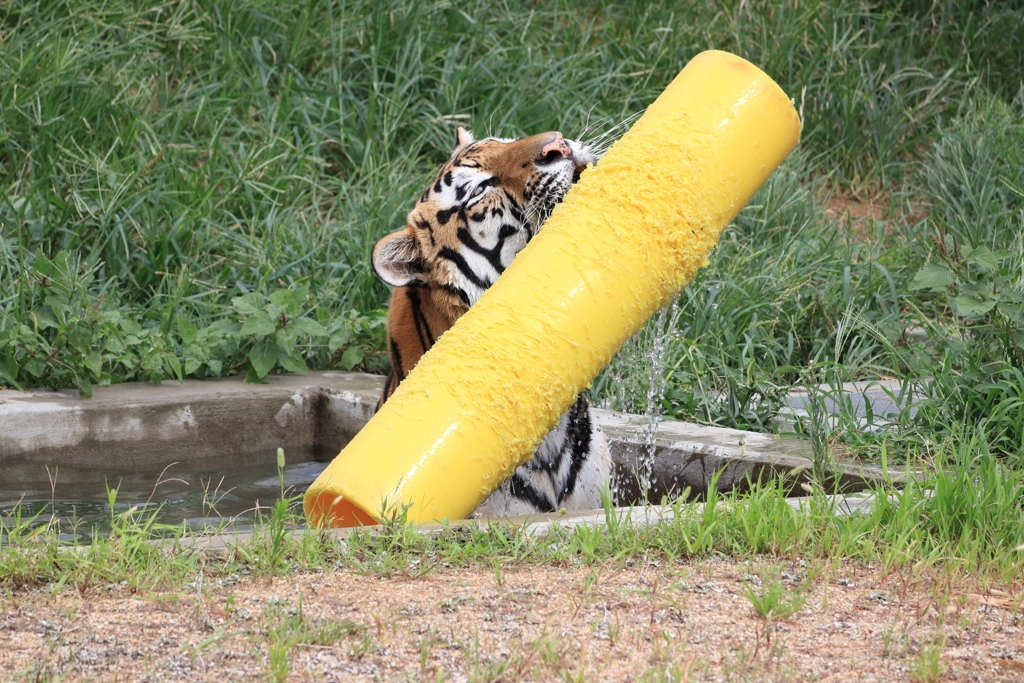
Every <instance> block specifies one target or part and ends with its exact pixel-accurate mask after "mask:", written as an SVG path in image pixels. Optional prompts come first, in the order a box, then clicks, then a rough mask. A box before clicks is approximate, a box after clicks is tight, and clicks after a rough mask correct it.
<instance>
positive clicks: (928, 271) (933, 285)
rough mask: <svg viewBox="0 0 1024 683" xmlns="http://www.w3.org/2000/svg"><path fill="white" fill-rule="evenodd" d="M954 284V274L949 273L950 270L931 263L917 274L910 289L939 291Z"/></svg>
mask: <svg viewBox="0 0 1024 683" xmlns="http://www.w3.org/2000/svg"><path fill="white" fill-rule="evenodd" d="M952 283H953V274H952V273H950V272H949V268H947V267H946V266H940V265H936V264H932V263H930V264H928V265H927V266H925V267H924V268H922V269H921V270H919V271H918V272H917V275H915V276H914V279H913V280H912V281H911V283H910V289H911V291H915V290H918V289H939V288H941V287H946V286H948V285H950V284H952Z"/></svg>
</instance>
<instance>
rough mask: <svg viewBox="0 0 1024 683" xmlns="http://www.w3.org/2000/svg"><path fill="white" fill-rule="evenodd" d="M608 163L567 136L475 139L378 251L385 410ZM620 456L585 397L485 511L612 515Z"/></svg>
mask: <svg viewBox="0 0 1024 683" xmlns="http://www.w3.org/2000/svg"><path fill="white" fill-rule="evenodd" d="M597 160H598V159H597V155H596V154H595V153H594V152H593V151H591V149H590V148H589V147H588V146H587V145H586V144H583V143H580V142H577V141H575V140H567V139H565V138H564V137H562V134H561V133H560V132H558V131H552V132H547V133H541V134H539V135H533V136H530V137H525V138H521V139H509V138H499V137H487V138H484V139H482V140H476V139H475V138H474V136H473V134H472V133H471V132H470V131H468V130H466V129H464V128H461V127H460V128H459V129H458V132H457V135H456V141H455V150H454V151H453V152H452V155H451V158H450V159H449V160H448V161H447V162H446V163H445V164H444V165H442V166H441V168H440V170H438V172H437V174H436V175H435V177H434V179H433V181H432V182H431V183H430V185H429V186H428V187H427V188H426V190H425V191H424V192H423V193H422V195H420V197H419V199H418V200H417V202H416V204H415V207H414V208H413V210H412V211H411V212H410V213H409V215H408V218H407V221H406V227H405V228H404V229H402V230H399V231H397V232H394V233H391V234H390V235H387V236H386V237H384V238H383V239H381V240H380V241H379V242H377V244H376V246H375V247H374V249H373V253H372V257H371V260H372V265H373V270H374V273H375V274H376V275H377V277H379V278H380V279H381V280H383V281H384V282H385V283H386V284H388V285H391V286H392V287H393V288H394V289H393V290H392V293H391V301H390V305H389V308H388V316H387V344H388V354H389V356H390V358H391V372H390V373H389V374H388V376H387V379H386V381H385V385H384V389H383V391H382V392H381V396H380V400H379V401H378V403H377V409H378V410H379V409H380V407H381V406H383V405H384V403H385V402H386V401H387V400H388V397H390V396H391V395H392V394H393V393H394V392H395V390H396V389H397V388H398V385H399V383H400V382H401V381H402V380H403V379H404V378H405V377H406V375H408V374H409V371H410V370H412V368H413V367H414V366H415V365H416V363H417V362H418V361H419V359H420V358H421V357H422V356H423V354H424V353H426V351H427V350H428V349H429V348H430V347H431V346H433V345H434V343H435V342H436V341H437V339H438V337H440V336H441V334H443V333H444V332H445V331H446V330H448V329H449V328H450V327H451V326H452V325H453V324H454V323H455V321H456V320H458V319H459V317H460V316H462V314H464V313H465V312H466V311H467V310H468V309H469V307H470V306H472V305H473V304H474V303H476V301H477V300H478V299H480V297H481V296H482V295H483V293H484V291H485V290H486V289H487V288H488V287H490V286H491V285H492V284H493V283H494V281H495V280H496V279H497V278H498V276H500V275H501V274H502V272H503V271H504V270H505V269H506V268H507V267H508V266H509V264H510V263H511V262H512V259H513V257H514V256H515V255H516V254H517V253H519V251H520V250H522V249H523V247H525V246H526V244H527V243H528V242H529V241H530V239H531V238H532V237H533V236H534V235H536V234H537V232H538V231H539V230H540V229H541V225H542V224H543V223H544V221H545V220H546V219H547V217H548V216H549V215H550V214H551V211H552V210H553V209H554V207H555V206H556V205H557V204H558V203H559V202H561V201H562V198H563V197H564V196H565V193H566V192H567V191H568V190H569V188H570V187H571V186H572V184H573V183H574V182H575V181H576V180H577V179H579V177H580V173H581V172H582V171H583V170H584V169H585V168H586V167H587V165H588V164H592V163H596V162H597ZM612 474H613V472H612V458H611V453H610V450H609V448H608V444H607V441H606V440H605V438H604V436H603V435H602V434H601V432H600V430H599V429H598V427H597V425H596V424H595V421H594V417H593V415H592V413H591V409H590V405H589V403H588V401H587V399H586V397H585V396H584V395H583V394H580V395H579V397H578V398H577V399H576V402H575V403H574V404H573V405H572V407H571V408H569V410H568V411H567V412H566V413H565V414H563V415H562V416H561V418H560V419H559V422H558V425H557V426H556V427H555V428H554V429H553V430H552V431H551V432H550V433H548V434H547V436H545V438H544V440H543V441H542V442H541V445H540V446H539V447H538V448H537V450H536V451H535V452H534V454H533V456H532V457H531V459H530V460H528V461H527V462H525V463H524V464H522V465H520V466H519V467H518V468H516V470H515V471H514V472H513V473H512V475H511V476H510V477H509V478H507V479H506V480H505V481H504V482H503V483H502V484H501V485H500V486H499V488H498V489H497V490H496V491H495V492H494V493H492V494H491V495H490V496H489V497H488V498H487V499H486V500H485V501H484V502H483V503H482V504H481V505H480V506H479V507H478V508H477V509H476V512H475V513H474V515H473V516H474V517H478V518H480V517H508V516H514V515H528V514H535V513H545V512H556V511H562V510H565V511H569V510H589V509H595V508H599V507H601V506H602V502H603V501H602V495H603V493H604V491H605V490H606V488H607V486H608V485H609V482H610V481H611V479H612Z"/></svg>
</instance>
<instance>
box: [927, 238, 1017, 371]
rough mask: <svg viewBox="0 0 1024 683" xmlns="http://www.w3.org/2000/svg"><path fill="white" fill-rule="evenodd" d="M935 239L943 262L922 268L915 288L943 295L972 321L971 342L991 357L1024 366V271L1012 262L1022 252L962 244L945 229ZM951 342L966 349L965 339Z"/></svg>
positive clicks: (956, 312)
mask: <svg viewBox="0 0 1024 683" xmlns="http://www.w3.org/2000/svg"><path fill="white" fill-rule="evenodd" d="M932 242H933V243H934V244H935V248H936V250H937V252H938V254H939V257H940V258H941V259H942V263H938V264H928V265H926V266H925V267H924V268H922V269H921V270H920V271H918V273H917V274H916V275H915V276H914V280H913V282H911V284H910V288H911V290H915V291H919V290H927V291H930V292H932V293H936V294H938V295H940V296H941V297H944V298H945V299H946V300H947V301H948V303H949V306H950V308H951V310H952V311H953V314H954V315H955V316H957V318H959V319H960V320H961V321H963V322H964V323H965V324H966V325H967V326H968V327H967V329H968V331H969V334H970V337H971V339H970V343H971V344H972V345H976V344H978V343H980V344H981V345H982V346H981V348H982V349H983V353H987V354H988V357H989V360H990V361H992V362H1000V361H1004V362H1006V363H1009V364H1010V365H1012V366H1013V367H1015V368H1017V369H1018V370H1022V371H1024V348H1022V344H1024V292H1022V291H1021V289H1020V288H1019V287H1020V284H1019V283H1020V273H1019V272H1017V271H1016V270H1015V269H1012V268H1010V267H1009V264H1008V262H1009V261H1011V260H1013V259H1016V258H1017V256H1018V255H1017V254H1015V253H1014V252H1012V251H1008V250H1000V251H992V250H991V249H989V248H988V247H974V246H971V245H968V244H965V245H960V244H959V242H958V241H957V239H956V238H955V237H954V236H952V235H950V234H948V233H947V232H945V231H942V232H940V233H939V235H938V236H936V237H933V238H932ZM950 343H951V344H953V348H954V350H956V351H959V352H966V351H967V349H966V343H964V342H957V341H953V340H951V341H950ZM975 348H977V347H976V346H975Z"/></svg>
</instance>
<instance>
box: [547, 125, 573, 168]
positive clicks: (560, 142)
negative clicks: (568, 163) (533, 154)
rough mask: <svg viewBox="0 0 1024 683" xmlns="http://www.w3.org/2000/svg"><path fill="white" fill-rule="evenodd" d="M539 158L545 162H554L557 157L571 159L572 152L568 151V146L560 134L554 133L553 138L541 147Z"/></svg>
mask: <svg viewBox="0 0 1024 683" xmlns="http://www.w3.org/2000/svg"><path fill="white" fill-rule="evenodd" d="M540 156H541V158H543V159H544V160H545V161H555V160H557V159H558V158H559V157H562V158H564V159H571V158H572V150H571V149H569V145H567V144H566V143H565V138H563V137H562V134H561V133H559V132H558V131H555V137H554V138H552V139H551V141H550V142H548V143H547V144H546V145H544V146H543V147H541V149H540Z"/></svg>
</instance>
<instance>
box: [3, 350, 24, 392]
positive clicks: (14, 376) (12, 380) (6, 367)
mask: <svg viewBox="0 0 1024 683" xmlns="http://www.w3.org/2000/svg"><path fill="white" fill-rule="evenodd" d="M0 377H2V378H3V380H4V381H5V382H7V383H8V384H10V385H11V386H12V387H14V388H15V389H18V390H23V389H22V387H21V385H20V384H18V362H17V361H16V360H14V358H12V357H11V356H6V355H4V356H0Z"/></svg>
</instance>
